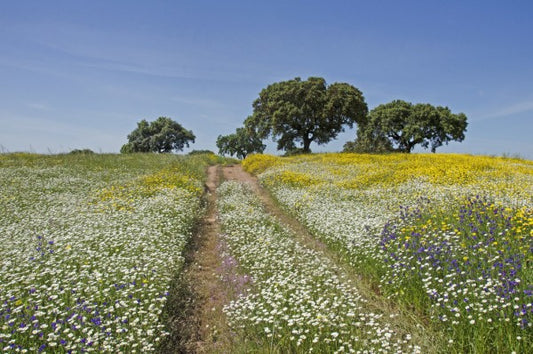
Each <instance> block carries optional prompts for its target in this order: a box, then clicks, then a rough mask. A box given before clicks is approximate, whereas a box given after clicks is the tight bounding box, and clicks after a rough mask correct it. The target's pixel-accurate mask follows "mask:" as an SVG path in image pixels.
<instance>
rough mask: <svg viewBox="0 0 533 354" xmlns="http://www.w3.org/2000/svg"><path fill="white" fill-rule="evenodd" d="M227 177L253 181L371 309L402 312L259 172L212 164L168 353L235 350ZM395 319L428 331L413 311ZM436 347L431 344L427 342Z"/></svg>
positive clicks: (268, 204)
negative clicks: (229, 311) (225, 214)
mask: <svg viewBox="0 0 533 354" xmlns="http://www.w3.org/2000/svg"><path fill="white" fill-rule="evenodd" d="M221 177H222V178H223V179H224V180H230V181H237V182H244V183H247V184H249V185H250V186H251V187H252V189H253V190H254V192H255V193H256V194H257V195H258V196H259V198H260V199H261V201H262V202H263V204H264V205H265V209H266V211H267V212H268V213H270V214H271V215H273V216H274V217H275V218H277V219H278V220H279V221H280V222H281V223H282V224H284V225H285V226H286V227H287V228H289V229H290V230H292V232H293V233H294V234H295V235H296V240H297V241H299V242H300V243H301V244H302V245H304V246H305V247H308V248H311V249H313V250H315V251H317V252H319V253H320V254H322V255H323V256H324V257H327V258H329V259H330V260H331V261H333V263H334V264H335V265H336V268H337V271H338V272H339V273H341V274H340V275H341V276H342V277H343V278H344V279H346V280H348V281H350V282H351V283H352V284H353V285H355V287H356V288H357V289H358V291H359V293H360V294H361V295H362V296H363V297H364V298H365V299H366V300H367V302H366V305H367V306H368V307H369V309H371V310H374V311H377V312H382V313H384V314H385V315H386V316H387V315H389V314H393V313H395V314H396V313H398V312H399V310H398V309H397V308H395V306H394V304H392V303H391V302H390V301H387V300H386V299H384V298H383V297H382V296H381V295H380V294H379V291H378V290H377V289H376V288H373V287H372V286H370V285H369V283H368V282H366V281H365V280H364V279H363V278H361V277H360V276H359V275H358V274H356V273H355V271H354V270H353V269H352V268H349V266H347V265H345V264H344V262H343V261H342V260H341V259H340V257H339V256H338V255H337V254H336V253H334V252H332V251H330V250H329V249H328V248H327V247H326V246H325V245H324V244H323V243H321V242H320V241H318V240H316V239H315V238H314V237H313V236H312V235H311V234H310V233H309V232H308V230H307V229H306V228H305V227H304V226H303V225H302V224H301V223H300V222H298V221H297V220H296V219H295V218H293V217H292V216H290V215H288V214H287V213H286V212H284V211H283V210H282V209H281V208H280V206H279V205H278V204H277V203H276V202H275V200H274V199H273V198H272V196H271V195H270V194H269V192H268V191H266V190H265V189H263V188H262V187H261V186H260V184H259V182H258V181H257V178H255V177H253V176H252V175H250V174H249V173H247V172H246V171H244V170H243V169H242V166H241V165H232V166H224V167H220V166H211V167H209V169H208V179H207V182H206V193H207V213H206V216H205V218H204V220H203V221H202V223H201V224H200V225H199V228H198V231H197V233H196V235H195V237H194V238H193V242H192V243H191V246H190V249H189V251H188V252H187V253H186V262H185V270H184V272H183V277H182V278H183V279H181V280H178V281H177V283H176V284H175V289H174V290H173V291H171V293H172V294H173V295H172V296H173V298H171V299H169V303H170V308H169V310H168V311H169V313H171V327H172V330H171V335H170V338H169V339H168V340H167V342H168V343H167V344H166V345H165V346H162V348H161V352H163V353H169V352H174V353H229V352H231V349H232V344H233V340H232V338H233V337H232V333H231V331H230V329H229V327H228V325H227V323H226V318H225V315H224V312H223V311H222V309H223V306H224V305H225V304H228V303H229V302H230V301H231V299H232V298H234V297H235V296H236V294H238V292H239V289H237V288H238V286H237V284H234V283H233V282H232V280H234V279H236V278H238V276H237V275H236V274H235V272H232V270H234V268H232V267H231V266H229V267H228V264H227V263H228V260H227V259H226V258H224V257H228V255H227V254H226V253H225V252H224V251H225V246H224V243H223V241H221V238H220V224H219V221H218V219H217V208H216V201H217V196H216V189H217V187H218V185H219V184H220V179H221ZM389 322H390V323H391V325H392V326H393V327H395V328H396V329H397V330H400V331H405V332H406V333H411V335H413V339H414V340H415V342H416V339H418V338H417V337H420V336H419V335H418V333H417V332H420V331H423V329H422V328H423V326H420V323H419V322H420V321H419V320H418V319H417V318H416V316H413V315H412V314H409V313H404V314H401V315H400V316H395V317H393V318H392V317H391V318H390V321H389ZM425 347H426V348H428V347H429V348H430V347H431V344H428V345H427V346H425Z"/></svg>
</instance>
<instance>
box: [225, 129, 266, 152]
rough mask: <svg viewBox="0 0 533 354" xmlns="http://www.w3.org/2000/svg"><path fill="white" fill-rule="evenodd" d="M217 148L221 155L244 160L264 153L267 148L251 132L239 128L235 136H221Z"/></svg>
mask: <svg viewBox="0 0 533 354" xmlns="http://www.w3.org/2000/svg"><path fill="white" fill-rule="evenodd" d="M217 147H218V149H219V154H221V155H226V154H227V155H230V156H237V158H239V159H244V158H246V156H247V155H249V154H251V153H254V152H258V153H262V152H263V151H264V150H265V147H266V146H265V145H264V144H263V142H262V141H261V139H259V138H258V137H257V136H256V135H255V134H253V132H252V131H251V130H248V129H246V128H237V130H236V131H235V133H234V134H229V135H224V136H223V135H219V136H218V139H217Z"/></svg>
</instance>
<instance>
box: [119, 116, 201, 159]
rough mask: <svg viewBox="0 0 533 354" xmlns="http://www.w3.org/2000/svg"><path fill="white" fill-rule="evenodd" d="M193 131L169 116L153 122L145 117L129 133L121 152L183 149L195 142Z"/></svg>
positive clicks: (160, 151)
mask: <svg viewBox="0 0 533 354" xmlns="http://www.w3.org/2000/svg"><path fill="white" fill-rule="evenodd" d="M195 138H196V137H195V136H194V134H193V132H192V131H190V130H187V129H185V128H183V127H182V126H181V124H179V123H177V122H175V121H173V120H172V119H170V118H167V117H159V118H157V120H155V121H153V122H150V123H149V122H147V121H146V120H145V119H143V120H141V121H140V122H139V123H137V128H136V129H135V130H133V131H132V132H131V133H130V134H129V135H128V142H127V143H126V144H124V145H123V146H122V148H121V149H120V152H121V153H131V152H159V153H162V152H171V151H181V150H183V148H184V147H189V142H193V143H194V139H195Z"/></svg>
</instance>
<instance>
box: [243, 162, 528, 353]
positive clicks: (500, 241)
mask: <svg viewBox="0 0 533 354" xmlns="http://www.w3.org/2000/svg"><path fill="white" fill-rule="evenodd" d="M243 166H244V167H245V169H247V170H248V171H250V172H252V173H254V174H256V175H258V177H259V179H260V182H261V183H262V184H263V185H264V186H265V187H266V188H267V189H268V190H269V191H270V192H271V193H272V195H273V196H274V197H275V198H276V199H277V201H278V202H279V203H280V204H281V205H282V206H283V207H284V208H285V209H286V210H287V211H288V212H290V213H291V214H293V215H294V216H295V217H296V218H297V219H298V220H299V221H300V222H301V223H303V224H304V225H305V226H306V227H307V228H308V230H309V231H310V232H311V233H312V234H313V235H314V236H315V237H316V238H317V239H318V240H320V241H321V242H323V243H325V244H326V245H328V247H329V248H330V249H331V250H333V251H334V252H336V253H337V254H338V255H339V257H340V258H341V259H342V260H343V261H344V262H345V263H346V264H348V265H350V266H351V267H352V268H353V269H354V271H355V272H357V273H361V274H362V275H364V276H365V277H367V278H368V279H369V280H370V281H372V282H374V283H375V284H377V285H378V286H379V291H380V292H381V293H382V294H384V295H386V296H387V297H388V298H389V299H391V301H395V302H396V303H398V304H399V306H402V307H403V308H405V309H408V310H410V311H413V314H414V315H416V316H421V317H422V318H427V319H428V320H427V326H428V328H429V327H431V328H432V329H435V330H436V331H438V332H440V333H442V334H443V335H444V336H445V338H446V339H445V341H444V343H445V344H443V347H442V348H440V350H439V351H442V352H449V351H451V352H502V353H505V352H517V353H525V352H531V351H533V327H532V321H533V267H532V265H533V162H531V161H527V160H521V159H512V158H496V157H483V156H469V155H454V154H446V155H444V154H390V155H359V154H317V155H306V156H295V157H289V158H281V157H274V156H269V155H253V156H250V157H248V158H247V159H246V160H245V161H244V162H243ZM263 247H264V246H263ZM295 273H296V272H295ZM238 306H245V305H238ZM258 318H260V319H261V320H264V319H265V318H268V316H267V315H266V314H265V313H263V315H262V316H259V315H258ZM273 318H276V317H275V316H274V317H273ZM354 322H359V321H353V322H351V323H352V324H353V323H354ZM349 323H350V322H347V324H346V325H347V326H349ZM265 327H268V328H270V327H269V326H265ZM270 329H271V328H270ZM376 333H377V332H376Z"/></svg>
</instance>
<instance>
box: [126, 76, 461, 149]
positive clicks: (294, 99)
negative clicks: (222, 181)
mask: <svg viewBox="0 0 533 354" xmlns="http://www.w3.org/2000/svg"><path fill="white" fill-rule="evenodd" d="M252 107H253V113H252V115H250V116H249V117H248V118H246V119H245V120H244V122H243V126H242V127H240V128H237V129H236V131H235V133H233V134H229V135H219V136H218V138H217V141H216V145H217V147H218V149H219V153H220V154H222V155H231V156H236V157H237V158H240V159H243V158H245V157H246V156H247V155H249V154H252V153H262V152H263V151H264V150H265V147H266V146H265V144H264V143H263V141H264V140H265V139H268V138H271V139H272V140H274V141H275V142H277V149H278V150H282V151H285V152H286V154H287V155H291V154H296V153H310V152H311V148H310V146H311V144H312V143H316V144H318V145H322V144H327V143H328V142H330V141H331V140H333V139H335V138H336V137H337V136H338V134H339V133H341V132H344V131H345V129H346V127H349V128H352V127H353V126H354V124H355V125H357V133H356V139H355V140H354V141H350V142H347V143H346V144H345V145H344V151H347V152H359V153H384V152H405V153H409V152H411V151H412V150H413V149H414V147H415V146H417V145H420V146H421V147H423V148H425V149H428V148H429V149H431V151H432V152H435V151H436V149H437V148H438V147H440V146H442V145H443V144H448V143H449V142H450V141H463V140H464V138H465V132H466V127H467V118H466V115H465V114H463V113H458V114H454V113H452V112H451V111H450V109H449V108H448V107H441V106H437V107H435V106H433V105H430V104H428V103H417V104H413V103H409V102H405V101H402V100H394V101H392V102H390V103H386V104H381V105H379V106H377V107H376V108H374V109H373V110H371V111H370V112H369V111H368V107H367V104H366V102H365V98H364V96H363V94H362V92H361V91H360V90H359V89H358V88H356V87H354V86H352V85H350V84H348V83H333V84H330V85H328V84H327V83H326V81H325V80H324V79H323V78H321V77H310V78H308V79H307V80H302V79H300V78H298V77H297V78H294V79H292V80H287V81H281V82H276V83H273V84H271V85H268V86H267V87H266V88H264V89H263V90H261V92H260V93H259V97H258V98H257V99H256V100H255V101H254V102H253V105H252ZM194 139H195V135H194V134H193V132H192V131H190V130H187V129H185V128H183V127H182V126H181V125H180V124H179V123H177V122H175V121H173V120H172V119H170V118H167V117H159V118H158V119H157V120H155V121H153V122H150V123H149V122H147V121H146V120H141V121H140V122H139V123H137V128H136V129H135V130H133V131H132V132H131V133H130V134H129V135H128V142H127V143H126V144H124V145H123V146H122V148H121V150H120V151H121V152H122V153H131V152H158V153H165V152H171V151H181V150H183V148H184V147H189V143H191V142H192V143H194Z"/></svg>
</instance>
